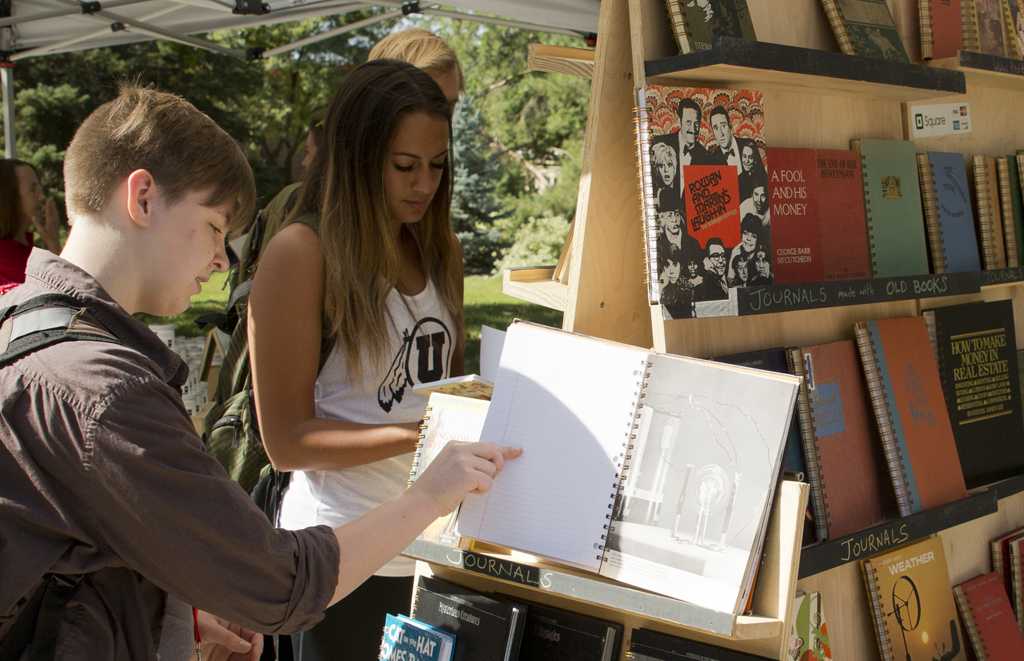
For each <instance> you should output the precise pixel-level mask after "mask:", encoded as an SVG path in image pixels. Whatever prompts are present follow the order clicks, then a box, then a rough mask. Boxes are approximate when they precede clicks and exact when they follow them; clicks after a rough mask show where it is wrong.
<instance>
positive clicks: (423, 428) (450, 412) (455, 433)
mask: <svg viewBox="0 0 1024 661" xmlns="http://www.w3.org/2000/svg"><path fill="white" fill-rule="evenodd" d="M488 404H489V402H487V401H486V400H481V399H473V398H469V397H458V396H455V395H447V394H444V393H440V392H433V393H430V399H429V400H427V408H426V410H425V411H424V412H423V421H422V423H421V424H420V436H419V441H417V443H416V452H415V454H413V459H412V468H411V469H410V470H409V485H410V486H411V485H412V483H413V482H415V481H416V480H417V478H419V476H420V475H421V474H422V473H423V471H425V470H426V469H427V466H429V465H430V464H431V463H432V462H433V461H434V459H435V458H436V457H437V455H438V453H440V452H441V450H443V449H444V446H446V445H448V442H449V441H463V442H474V441H479V440H480V432H481V431H482V430H483V426H484V418H485V417H486V416H487V407H488ZM457 513H458V511H457V510H456V511H455V512H452V513H450V514H447V515H445V516H443V517H441V518H439V519H438V520H436V521H434V522H433V523H432V524H430V526H428V527H427V529H426V530H424V531H423V532H422V533H421V534H420V539H425V540H428V541H432V542H437V543H440V544H449V545H452V546H457V545H458V544H459V537H458V535H457V534H456V532H455V519H456V516H457Z"/></svg>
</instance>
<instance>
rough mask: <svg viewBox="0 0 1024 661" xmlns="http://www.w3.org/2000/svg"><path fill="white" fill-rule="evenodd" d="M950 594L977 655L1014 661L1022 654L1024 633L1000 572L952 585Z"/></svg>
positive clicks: (993, 659)
mask: <svg viewBox="0 0 1024 661" xmlns="http://www.w3.org/2000/svg"><path fill="white" fill-rule="evenodd" d="M953 594H954V596H955V597H956V605H957V609H958V610H959V611H960V617H961V618H963V622H964V629H966V630H967V638H968V640H970V641H971V647H972V648H973V649H974V654H975V655H976V656H977V657H978V658H979V659H986V660H987V661H1015V660H1017V659H1020V658H1022V657H1024V637H1022V636H1021V633H1020V629H1018V628H1017V620H1015V619H1014V617H1013V610H1012V609H1011V608H1010V600H1009V598H1008V597H1007V596H1006V588H1004V587H1003V580H1002V577H1001V576H1000V575H999V574H997V573H996V572H991V573H988V574H982V575H981V576H975V577H974V578H972V579H971V580H969V581H966V582H964V583H961V584H960V585H957V586H956V587H954V588H953Z"/></svg>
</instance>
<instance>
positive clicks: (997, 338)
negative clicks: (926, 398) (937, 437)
mask: <svg viewBox="0 0 1024 661" xmlns="http://www.w3.org/2000/svg"><path fill="white" fill-rule="evenodd" d="M922 316H923V317H924V319H925V323H926V324H927V325H928V330H929V335H930V337H931V338H933V341H932V346H933V347H935V353H936V357H937V359H938V364H939V379H940V381H941V383H942V391H943V394H944V396H945V400H946V409H947V411H948V412H949V420H950V423H951V424H952V426H953V437H954V438H955V439H956V446H957V451H958V453H959V455H960V466H961V467H962V468H963V472H964V481H965V482H966V483H967V488H968V489H973V488H975V487H978V486H981V485H984V484H990V483H992V482H996V481H998V480H1002V479H1004V478H1007V477H1011V476H1013V475H1018V474H1020V473H1022V472H1024V440H1022V437H1024V416H1022V413H1021V405H1020V380H1019V378H1020V377H1019V373H1018V370H1017V341H1016V339H1015V333H1014V324H1013V302H1012V301H1009V300H1005V301H993V302H990V303H984V302H978V303H964V304H961V305H951V306H948V307H943V308H935V309H933V310H927V311H925V312H924V313H922Z"/></svg>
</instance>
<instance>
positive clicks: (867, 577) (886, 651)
mask: <svg viewBox="0 0 1024 661" xmlns="http://www.w3.org/2000/svg"><path fill="white" fill-rule="evenodd" d="M860 568H861V574H862V575H863V576H864V587H865V591H866V592H867V595H868V603H869V605H870V606H871V621H872V624H873V625H874V627H873V628H874V630H875V638H876V639H877V640H878V651H879V652H880V655H881V657H882V659H883V661H893V660H894V659H895V658H896V655H895V654H894V652H893V645H892V641H891V640H889V632H888V630H887V629H886V627H885V608H884V607H883V606H882V595H881V591H880V589H879V587H878V573H877V570H876V569H875V567H874V565H872V564H871V561H870V560H865V561H864V562H862V563H861V566H860Z"/></svg>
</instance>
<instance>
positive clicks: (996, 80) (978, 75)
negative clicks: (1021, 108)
mask: <svg viewBox="0 0 1024 661" xmlns="http://www.w3.org/2000/svg"><path fill="white" fill-rule="evenodd" d="M931 66H932V67H935V68H937V69H944V70H947V71H957V72H960V73H962V74H963V75H964V76H965V77H966V78H967V80H969V81H970V83H971V84H972V85H982V86H985V87H1002V88H1006V89H1012V90H1017V91H1024V60H1015V59H1012V58H1008V57H1000V56H998V55H987V54H985V53H975V52H974V51H960V54H959V55H958V56H957V57H947V58H943V59H940V60H932V61H931Z"/></svg>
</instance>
